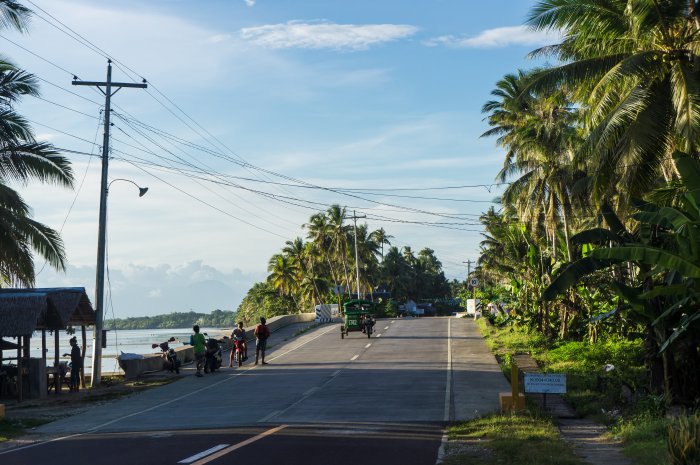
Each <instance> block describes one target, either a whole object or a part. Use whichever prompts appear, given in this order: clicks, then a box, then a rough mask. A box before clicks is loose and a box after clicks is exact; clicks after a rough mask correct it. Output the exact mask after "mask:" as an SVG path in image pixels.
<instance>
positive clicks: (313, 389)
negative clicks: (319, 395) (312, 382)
mask: <svg viewBox="0 0 700 465" xmlns="http://www.w3.org/2000/svg"><path fill="white" fill-rule="evenodd" d="M316 391H318V386H316V387H312V388H311V389H309V390H308V391H306V392H305V393H304V394H303V396H304V397H309V396H310V395H311V394H313V393H314V392H316Z"/></svg>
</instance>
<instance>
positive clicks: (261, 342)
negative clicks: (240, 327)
mask: <svg viewBox="0 0 700 465" xmlns="http://www.w3.org/2000/svg"><path fill="white" fill-rule="evenodd" d="M265 322H266V320H265V317H263V316H261V317H260V324H259V325H258V326H256V327H255V332H254V333H253V334H255V364H256V365H257V364H258V357H261V361H262V364H263V365H267V362H265V348H266V346H267V338H268V337H270V330H269V329H267V326H266V325H265Z"/></svg>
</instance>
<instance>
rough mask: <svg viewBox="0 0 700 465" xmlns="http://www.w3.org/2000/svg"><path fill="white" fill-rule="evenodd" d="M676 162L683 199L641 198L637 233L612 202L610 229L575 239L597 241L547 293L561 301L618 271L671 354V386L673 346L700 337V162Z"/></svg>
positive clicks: (618, 284) (634, 305) (683, 158)
mask: <svg viewBox="0 0 700 465" xmlns="http://www.w3.org/2000/svg"><path fill="white" fill-rule="evenodd" d="M674 162H675V166H676V169H677V171H678V173H679V180H678V182H677V183H676V184H675V185H676V195H675V200H674V201H673V202H670V203H669V204H668V205H664V204H660V203H659V202H656V203H654V202H643V201H639V202H637V203H636V204H635V207H636V209H637V212H636V213H635V214H634V215H632V218H633V219H634V220H635V221H636V227H635V229H634V231H627V230H626V229H625V228H624V226H623V225H622V223H621V222H620V221H619V219H617V217H616V216H615V215H614V214H613V213H612V211H611V210H610V209H609V208H608V207H607V206H604V207H603V209H602V214H603V216H604V217H605V220H606V223H607V224H608V229H602V228H596V229H591V230H587V231H584V232H582V233H579V234H577V235H576V236H574V237H572V241H573V242H574V243H578V244H594V245H593V247H589V248H588V250H587V253H586V256H584V257H582V258H581V259H579V260H577V261H575V262H573V263H571V264H570V265H569V266H568V267H566V269H564V270H563V271H562V272H561V273H560V274H559V275H558V276H557V277H556V278H555V279H554V280H553V281H552V284H551V285H550V286H548V287H547V288H546V289H545V290H544V291H543V293H542V295H541V299H542V300H544V301H549V300H553V299H554V298H556V297H557V296H558V295H560V294H562V293H563V292H565V291H566V290H568V289H569V288H571V287H572V286H574V285H576V284H577V283H579V282H581V280H582V279H583V278H584V277H585V276H588V275H591V274H593V273H595V272H598V271H600V270H605V269H612V270H613V271H617V273H613V275H614V276H615V279H614V280H613V282H612V283H611V286H612V288H613V290H614V291H615V292H616V294H617V295H618V296H619V297H620V299H621V300H622V301H624V302H625V303H626V304H627V308H629V309H630V310H631V312H632V313H633V314H634V315H635V317H636V319H637V320H638V321H639V322H640V323H642V324H644V325H646V326H647V328H648V330H649V332H650V335H651V334H653V336H654V338H655V340H656V341H655V342H656V345H657V347H658V348H659V349H658V351H659V352H660V353H661V354H662V357H663V358H664V384H665V385H667V384H668V379H669V377H670V376H671V373H670V371H672V368H671V367H669V366H668V360H667V357H668V356H667V354H665V351H667V349H669V348H670V347H673V346H675V345H676V344H678V343H679V342H681V341H683V340H685V341H686V342H687V343H689V344H690V345H693V344H695V342H693V341H697V340H698V337H697V336H698V335H699V334H700V162H698V161H697V160H694V159H693V158H691V157H690V156H688V155H685V154H683V153H680V152H677V153H675V154H674ZM595 245H598V247H596V246H595ZM624 270H628V272H627V273H626V274H625V273H623V271H624ZM691 351H692V349H691ZM695 357H696V358H697V355H695ZM666 387H668V386H666Z"/></svg>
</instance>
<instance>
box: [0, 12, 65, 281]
mask: <svg viewBox="0 0 700 465" xmlns="http://www.w3.org/2000/svg"><path fill="white" fill-rule="evenodd" d="M29 15H30V10H28V9H27V8H25V7H24V6H22V5H20V4H19V3H16V2H13V1H8V0H0V27H3V28H8V27H9V28H14V29H16V30H19V31H25V30H26V24H27V20H28V17H29ZM24 95H31V96H37V95H38V87H37V81H36V79H35V78H34V77H33V76H32V75H31V74H29V73H27V72H25V71H22V70H20V69H19V68H17V67H16V66H15V65H13V64H12V63H10V62H8V61H4V60H0V286H2V285H6V284H10V285H28V286H31V285H33V284H34V263H33V257H34V254H33V252H36V253H38V255H39V256H41V257H42V258H44V259H45V260H46V261H47V263H48V264H49V265H51V266H52V267H54V268H56V269H58V270H64V269H65V252H64V249H63V242H62V240H61V238H60V236H59V234H58V233H57V232H56V231H54V230H53V229H51V228H49V227H47V226H45V225H43V224H41V223H39V222H37V221H34V220H32V219H31V217H30V208H29V206H28V205H27V204H25V203H24V201H23V200H22V197H21V196H20V195H19V193H17V192H16V191H15V190H14V189H12V188H11V187H9V185H8V183H11V182H14V183H18V184H20V185H21V186H26V185H27V184H28V183H29V182H31V181H39V182H44V183H51V184H56V185H60V186H64V187H72V185H73V173H72V171H71V167H70V163H69V161H68V160H67V159H66V158H64V157H63V156H61V155H60V154H59V153H58V151H57V150H56V149H54V148H53V147H52V146H51V145H50V144H47V143H43V142H37V141H36V140H35V138H34V134H33V132H32V129H31V127H30V125H29V123H28V121H27V120H25V119H24V118H22V117H21V116H20V115H19V114H17V113H16V111H15V109H14V107H15V105H16V103H17V102H18V101H19V99H20V98H21V97H22V96H24Z"/></svg>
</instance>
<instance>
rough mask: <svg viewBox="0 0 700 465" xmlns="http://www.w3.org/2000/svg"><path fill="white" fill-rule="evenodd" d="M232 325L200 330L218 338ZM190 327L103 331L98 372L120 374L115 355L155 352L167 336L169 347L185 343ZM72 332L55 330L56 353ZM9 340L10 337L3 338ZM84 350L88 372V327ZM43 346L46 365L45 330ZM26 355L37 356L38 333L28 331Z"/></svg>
mask: <svg viewBox="0 0 700 465" xmlns="http://www.w3.org/2000/svg"><path fill="white" fill-rule="evenodd" d="M232 329H233V328H231V329H228V328H202V329H201V330H200V331H201V332H203V333H207V334H209V335H210V336H212V337H216V338H217V339H218V338H221V337H223V336H224V335H230V333H231V331H232ZM190 334H192V328H179V329H129V330H109V331H107V348H106V349H102V374H103V375H110V374H122V373H123V371H122V370H121V369H120V368H119V364H118V363H117V356H118V355H119V354H121V353H122V352H123V353H133V354H141V355H145V354H159V353H160V348H159V347H156V348H155V349H153V348H152V347H151V345H152V344H160V343H161V342H164V341H167V340H168V339H170V338H171V337H174V338H175V342H171V343H170V347H173V348H177V347H180V346H182V345H183V344H185V343H189V340H190ZM75 336H76V338H77V339H78V345H79V346H81V348H82V339H81V338H82V335H81V332H80V330H78V331H77V332H76V333H75ZM71 337H73V335H70V334H66V332H65V331H60V332H59V338H58V340H59V355H61V356H62V355H63V354H66V353H69V352H70V343H69V342H68V341H69V340H70V338H71ZM7 339H8V340H10V341H13V340H12V339H10V338H7ZM86 341H87V351H86V352H85V372H86V373H89V372H90V369H91V368H92V331H91V330H89V329H88V330H87V331H86ZM13 342H14V341H13ZM46 348H47V354H46V358H47V359H48V362H47V365H51V363H50V362H52V361H53V359H54V336H53V335H52V334H49V333H48V332H47V334H46ZM30 349H31V351H30V354H31V355H30V356H31V357H41V333H40V332H35V333H34V334H33V335H32V338H31V343H30ZM61 361H70V357H61Z"/></svg>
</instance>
